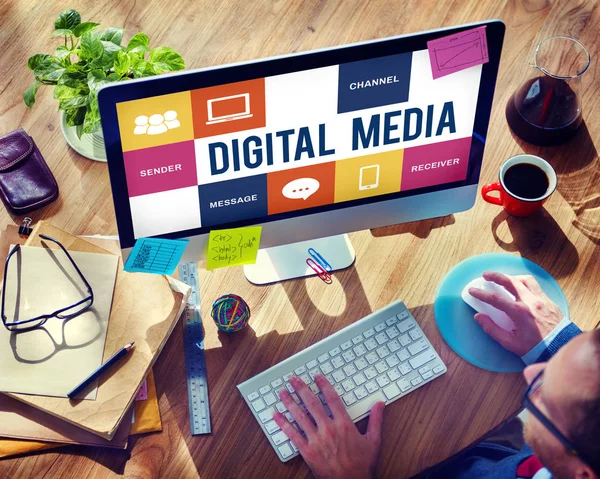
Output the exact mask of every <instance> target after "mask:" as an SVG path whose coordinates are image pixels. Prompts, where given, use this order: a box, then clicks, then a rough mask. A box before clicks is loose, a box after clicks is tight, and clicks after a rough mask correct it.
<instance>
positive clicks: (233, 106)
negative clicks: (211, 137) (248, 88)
mask: <svg viewBox="0 0 600 479" xmlns="http://www.w3.org/2000/svg"><path fill="white" fill-rule="evenodd" d="M206 110H207V112H208V121H207V122H206V124H207V125H214V124H215V123H223V122H226V121H233V120H241V119H243V118H250V117H252V113H251V112H250V93H240V94H239V95H231V96H223V97H220V98H211V99H210V100H206Z"/></svg>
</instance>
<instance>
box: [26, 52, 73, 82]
mask: <svg viewBox="0 0 600 479" xmlns="http://www.w3.org/2000/svg"><path fill="white" fill-rule="evenodd" d="M64 71H65V68H64V66H63V64H62V63H61V61H60V60H59V59H58V58H56V57H52V56H51V57H50V58H45V59H44V60H43V61H42V62H41V63H39V64H38V65H37V67H36V68H35V70H34V71H33V74H34V75H35V77H36V78H37V79H40V80H45V81H57V80H58V79H59V78H60V77H61V75H62V74H63V73H64Z"/></svg>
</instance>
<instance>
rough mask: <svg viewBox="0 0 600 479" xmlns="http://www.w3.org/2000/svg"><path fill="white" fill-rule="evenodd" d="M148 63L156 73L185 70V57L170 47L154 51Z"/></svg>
mask: <svg viewBox="0 0 600 479" xmlns="http://www.w3.org/2000/svg"><path fill="white" fill-rule="evenodd" d="M148 61H149V62H150V63H151V64H152V67H153V68H154V71H155V72H156V73H163V72H172V71H175V70H183V69H184V68H185V62H184V61H183V57H182V56H181V55H180V54H179V53H177V52H176V51H175V50H173V49H172V48H169V47H158V48H155V49H154V50H152V51H151V52H150V58H149V59H148Z"/></svg>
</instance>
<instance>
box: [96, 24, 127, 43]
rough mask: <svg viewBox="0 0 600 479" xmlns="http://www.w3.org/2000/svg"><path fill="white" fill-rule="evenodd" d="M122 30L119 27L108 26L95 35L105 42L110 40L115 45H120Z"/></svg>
mask: <svg viewBox="0 0 600 479" xmlns="http://www.w3.org/2000/svg"><path fill="white" fill-rule="evenodd" d="M124 31H125V30H124V29H122V28H120V27H110V28H107V29H106V30H102V31H101V32H98V33H97V34H96V35H97V36H98V39H99V40H102V41H105V42H112V43H114V44H115V45H119V46H121V40H122V39H123V32H124Z"/></svg>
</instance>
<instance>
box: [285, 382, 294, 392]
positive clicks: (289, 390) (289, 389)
mask: <svg viewBox="0 0 600 479" xmlns="http://www.w3.org/2000/svg"><path fill="white" fill-rule="evenodd" d="M285 387H286V389H287V390H288V392H289V393H290V394H292V393H293V392H294V391H295V389H294V386H292V385H291V384H290V383H286V385H285Z"/></svg>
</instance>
